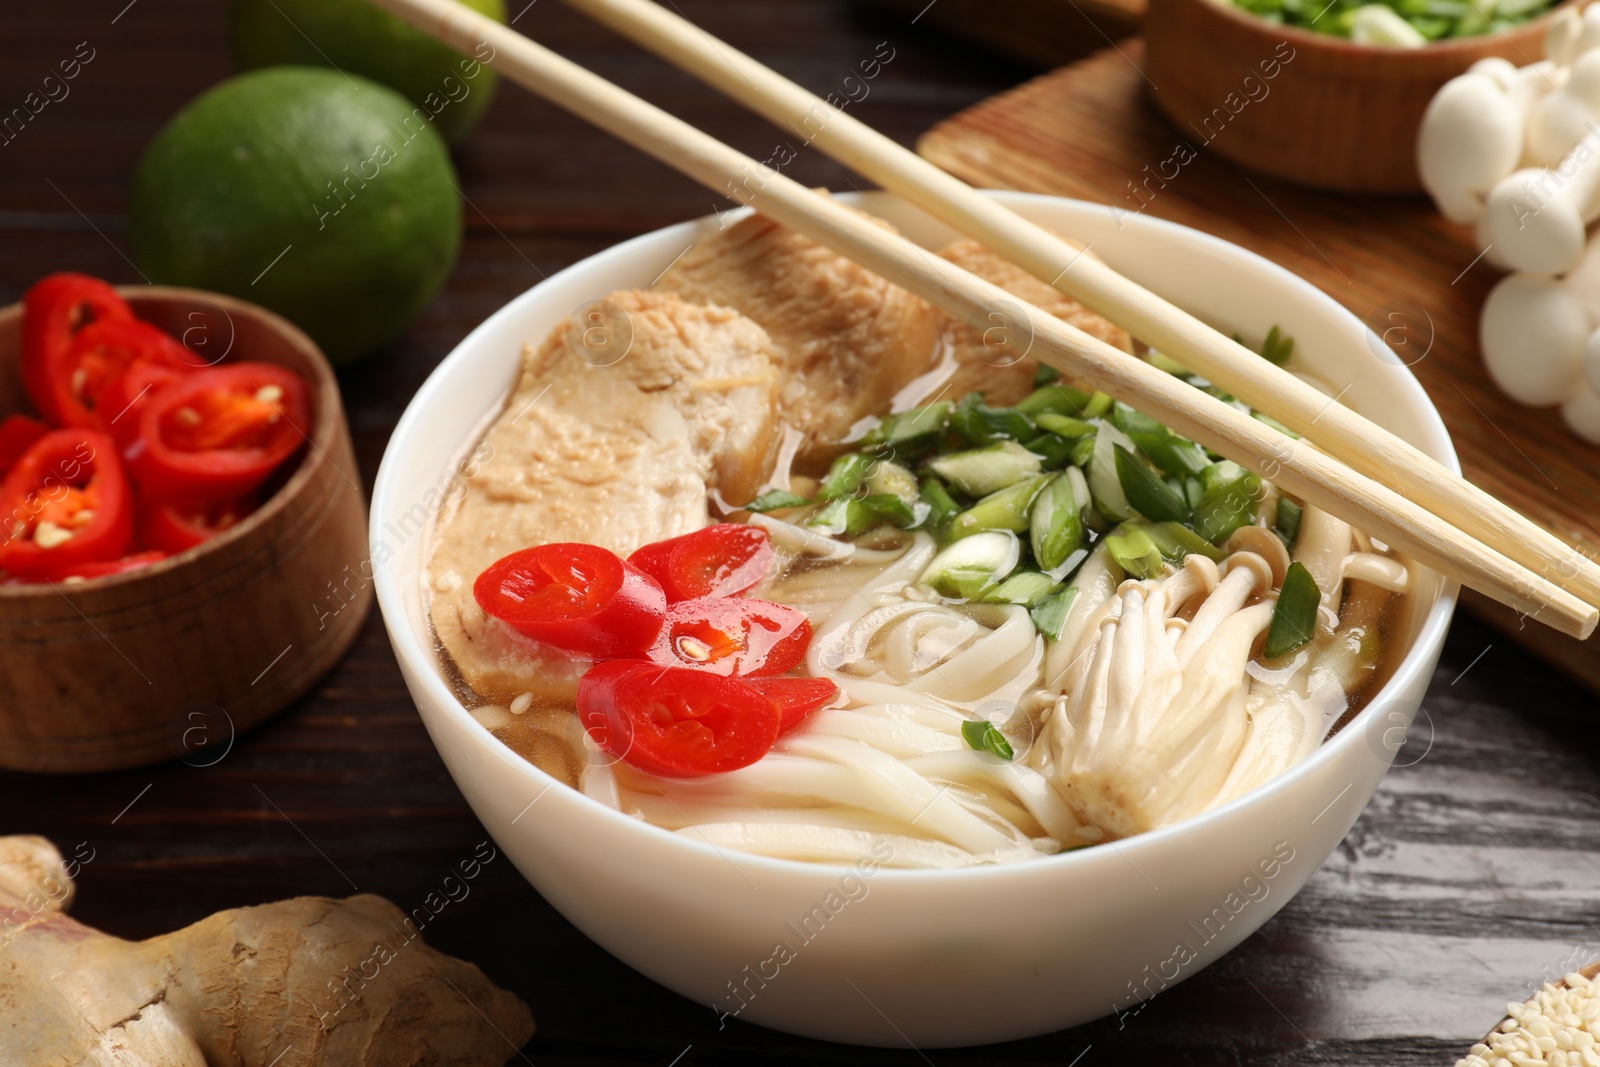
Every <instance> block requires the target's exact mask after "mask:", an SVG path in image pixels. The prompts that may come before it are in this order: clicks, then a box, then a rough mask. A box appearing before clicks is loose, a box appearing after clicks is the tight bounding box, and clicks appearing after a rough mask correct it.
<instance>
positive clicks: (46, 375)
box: [22, 273, 133, 423]
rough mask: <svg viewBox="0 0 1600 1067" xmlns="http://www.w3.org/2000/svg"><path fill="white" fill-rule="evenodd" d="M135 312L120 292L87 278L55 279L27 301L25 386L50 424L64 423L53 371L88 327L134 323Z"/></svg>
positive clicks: (26, 297)
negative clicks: (77, 335)
mask: <svg viewBox="0 0 1600 1067" xmlns="http://www.w3.org/2000/svg"><path fill="white" fill-rule="evenodd" d="M132 319H133V309H132V308H130V307H129V306H128V303H127V301H125V300H123V299H122V297H120V296H118V295H117V292H116V290H115V289H112V288H111V286H109V285H107V284H106V283H105V282H103V281H101V280H100V279H99V278H91V277H89V276H88V275H87V274H71V273H61V274H51V275H48V276H47V277H44V278H41V279H39V281H37V282H35V283H34V284H33V286H32V287H31V288H30V289H29V290H28V291H27V292H26V293H25V294H23V297H22V384H23V388H24V389H25V390H26V391H27V394H28V399H30V400H32V401H33V406H34V407H36V408H38V409H39V413H40V414H42V415H43V416H44V417H45V418H46V420H48V421H50V422H55V423H61V422H63V421H64V413H63V412H62V411H60V410H59V409H58V408H57V406H56V401H57V392H56V389H55V388H54V386H53V384H52V382H51V378H50V368H51V367H52V366H54V365H55V364H57V363H58V362H59V361H60V360H61V359H62V358H63V357H64V356H65V355H66V352H67V349H68V347H69V346H71V344H72V341H73V338H74V336H75V335H76V334H77V332H78V331H79V330H80V329H81V328H83V327H84V326H85V325H86V324H87V323H88V322H105V321H111V320H121V321H131V320H132Z"/></svg>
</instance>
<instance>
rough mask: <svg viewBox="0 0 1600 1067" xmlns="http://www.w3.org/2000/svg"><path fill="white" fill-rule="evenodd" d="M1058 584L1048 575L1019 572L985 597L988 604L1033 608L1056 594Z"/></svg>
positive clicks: (1036, 572) (1034, 572)
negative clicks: (1052, 594)
mask: <svg viewBox="0 0 1600 1067" xmlns="http://www.w3.org/2000/svg"><path fill="white" fill-rule="evenodd" d="M1058 584H1059V583H1057V582H1056V580H1055V579H1054V578H1051V577H1050V576H1049V575H1048V574H1040V573H1039V572H1038V571H1018V572H1017V573H1016V574H1013V575H1012V576H1011V577H1009V578H1007V579H1006V580H1005V581H1003V582H1001V583H1000V584H999V585H997V586H995V587H994V588H993V589H991V590H989V591H988V592H987V593H985V594H984V595H983V600H984V603H986V604H1021V605H1022V606H1023V607H1032V606H1033V605H1034V604H1037V603H1039V602H1040V601H1041V600H1043V599H1044V598H1045V597H1047V596H1049V595H1050V594H1051V593H1053V592H1055V591H1056V589H1057V587H1058Z"/></svg>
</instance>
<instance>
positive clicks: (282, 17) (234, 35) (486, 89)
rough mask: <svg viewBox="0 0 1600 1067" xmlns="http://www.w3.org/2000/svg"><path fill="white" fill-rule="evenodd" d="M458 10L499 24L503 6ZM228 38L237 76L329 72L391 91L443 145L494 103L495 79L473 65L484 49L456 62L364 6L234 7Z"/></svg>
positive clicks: (342, 0)
mask: <svg viewBox="0 0 1600 1067" xmlns="http://www.w3.org/2000/svg"><path fill="white" fill-rule="evenodd" d="M461 2H462V3H463V4H464V5H465V6H467V7H470V8H472V9H473V10H475V11H479V12H481V13H483V14H485V15H488V16H489V17H490V18H493V19H497V20H499V21H500V22H504V21H505V20H506V5H505V0H461ZM229 38H230V41H231V44H232V48H233V62H234V66H236V67H237V68H238V69H240V70H254V69H256V68H257V67H272V66H279V65H286V66H300V67H334V68H336V69H338V70H342V71H345V72H347V73H350V74H361V75H364V76H366V77H368V78H371V79H372V80H373V81H379V82H382V83H383V84H385V85H387V86H389V87H390V88H391V89H397V90H399V91H400V92H401V93H402V94H404V95H405V96H406V97H407V98H409V99H410V100H411V102H412V103H413V104H416V105H417V106H418V107H420V108H422V109H423V114H424V116H427V115H432V116H433V122H434V124H435V125H436V126H438V127H439V132H440V133H442V134H444V136H445V140H447V141H457V140H460V139H461V138H462V137H464V136H465V135H466V134H467V133H468V132H469V131H470V130H471V129H472V127H473V126H475V125H477V122H478V117H479V116H480V115H482V114H483V109H484V108H486V107H488V106H489V99H490V97H492V96H493V95H494V86H495V75H494V72H493V71H491V70H490V69H489V68H488V67H485V66H484V65H483V64H482V63H481V62H479V61H480V60H483V59H488V58H490V57H492V56H493V54H494V53H493V50H492V49H490V48H489V47H488V46H487V45H485V46H484V48H483V49H482V51H481V54H479V55H476V56H466V55H462V54H461V53H460V52H456V51H454V50H452V49H450V48H448V47H446V46H445V45H442V44H440V43H439V42H438V41H435V40H434V39H433V38H431V37H429V36H427V35H426V34H424V33H422V32H421V31H419V30H415V29H413V28H411V27H410V26H408V25H406V24H405V23H404V22H401V21H400V20H399V19H397V18H395V17H394V16H393V15H390V14H388V13H387V12H385V11H380V10H378V9H377V8H376V7H373V6H372V4H370V3H368V2H367V0H234V3H233V11H232V15H231V18H230V20H229Z"/></svg>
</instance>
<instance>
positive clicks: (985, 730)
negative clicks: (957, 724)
mask: <svg viewBox="0 0 1600 1067" xmlns="http://www.w3.org/2000/svg"><path fill="white" fill-rule="evenodd" d="M961 736H962V737H963V738H965V739H966V742H967V746H968V747H969V748H975V749H977V750H978V751H979V752H987V753H989V754H990V755H992V756H995V757H998V758H999V759H1002V760H1005V761H1006V762H1007V763H1010V762H1011V761H1012V760H1013V759H1015V758H1016V753H1015V752H1014V751H1012V749H1011V742H1010V741H1007V740H1006V735H1005V734H1003V733H1001V732H1000V728H999V727H998V726H996V725H995V724H994V723H992V722H990V721H989V720H988V719H968V720H967V721H966V722H964V723H962V724H961Z"/></svg>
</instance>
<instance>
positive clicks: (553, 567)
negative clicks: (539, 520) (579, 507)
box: [472, 542, 667, 659]
mask: <svg viewBox="0 0 1600 1067" xmlns="http://www.w3.org/2000/svg"><path fill="white" fill-rule="evenodd" d="M472 594H473V596H474V597H476V598H477V601H478V606H479V607H481V608H483V610H484V611H486V612H488V613H489V614H490V615H492V616H494V617H495V618H497V619H499V620H501V621H502V622H505V623H508V624H509V625H511V626H513V627H515V628H516V629H517V630H519V631H521V632H522V633H524V634H526V635H528V636H529V637H532V638H534V639H535V640H538V641H543V642H545V643H546V644H549V645H554V646H555V647H556V648H559V649H564V650H565V651H567V652H575V653H578V654H579V655H584V656H589V657H591V658H594V659H615V658H619V657H639V656H642V655H644V653H645V650H646V649H648V648H649V647H650V646H651V644H652V643H653V642H654V641H655V639H656V635H657V634H659V633H660V632H661V623H662V620H663V618H664V617H665V615H666V610H667V598H666V595H665V594H664V593H662V591H661V587H660V586H659V585H657V584H656V582H655V579H654V578H651V577H650V576H649V575H647V574H645V573H644V572H643V571H641V570H639V569H638V568H637V567H634V566H633V565H632V564H630V563H627V562H626V561H624V560H623V559H622V558H621V557H620V556H618V555H617V554H616V553H614V552H608V551H607V550H606V549H603V548H601V547H600V546H599V545H585V544H578V543H576V542H566V543H559V544H552V545H538V546H536V547H534V548H524V549H522V550H520V551H517V552H513V553H511V554H510V555H509V556H505V557H503V558H501V559H499V560H496V561H495V562H494V563H492V564H490V565H489V567H488V569H486V570H485V571H484V572H483V573H482V574H480V575H478V580H477V581H476V582H475V583H473V586H472Z"/></svg>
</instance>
